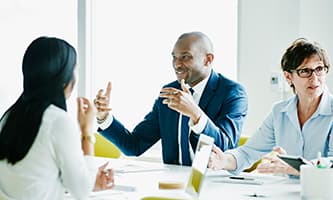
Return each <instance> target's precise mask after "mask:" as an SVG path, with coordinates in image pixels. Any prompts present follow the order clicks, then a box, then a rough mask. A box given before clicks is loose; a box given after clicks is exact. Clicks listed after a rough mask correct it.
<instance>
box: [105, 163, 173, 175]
mask: <svg viewBox="0 0 333 200" xmlns="http://www.w3.org/2000/svg"><path fill="white" fill-rule="evenodd" d="M111 167H112V168H113V169H114V171H115V172H116V173H130V172H149V171H161V170H167V168H166V167H164V166H163V164H161V163H151V162H143V161H135V162H132V161H130V160H126V161H124V162H121V163H120V164H117V165H112V164H111Z"/></svg>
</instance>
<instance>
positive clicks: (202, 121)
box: [178, 75, 210, 163]
mask: <svg viewBox="0 0 333 200" xmlns="http://www.w3.org/2000/svg"><path fill="white" fill-rule="evenodd" d="M209 76H210V75H208V76H207V78H205V79H204V80H202V81H201V82H200V83H198V84H197V85H196V86H194V87H192V89H193V91H194V92H193V94H192V97H193V100H194V102H195V103H196V104H197V105H199V102H200V98H201V96H202V93H203V91H204V89H205V87H206V85H207V82H208V79H209ZM181 120H182V114H180V116H179V122H178V144H180V138H181V124H182V122H181ZM207 121H208V117H207V115H206V114H205V113H204V112H203V111H202V110H201V116H200V118H199V121H198V123H197V124H194V123H193V121H192V120H191V119H190V120H189V133H188V134H190V132H191V130H192V131H193V132H194V133H196V134H200V133H201V132H202V131H203V130H204V128H205V126H206V124H207ZM188 138H190V136H189V137H188ZM189 151H190V157H191V160H193V158H194V150H193V149H192V147H191V144H190V143H189ZM179 163H182V153H181V148H180V145H179Z"/></svg>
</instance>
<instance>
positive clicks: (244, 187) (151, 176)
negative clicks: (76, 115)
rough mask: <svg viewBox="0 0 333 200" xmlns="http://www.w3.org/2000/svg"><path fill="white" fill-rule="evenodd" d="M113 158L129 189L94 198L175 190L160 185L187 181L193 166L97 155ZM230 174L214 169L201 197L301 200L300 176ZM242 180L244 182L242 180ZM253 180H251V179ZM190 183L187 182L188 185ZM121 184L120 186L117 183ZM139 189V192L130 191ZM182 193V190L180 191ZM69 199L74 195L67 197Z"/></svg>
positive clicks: (121, 181) (119, 198) (97, 194)
mask: <svg viewBox="0 0 333 200" xmlns="http://www.w3.org/2000/svg"><path fill="white" fill-rule="evenodd" d="M105 161H109V166H110V167H112V168H113V169H115V171H116V174H115V182H116V185H120V186H126V187H125V189H122V188H119V189H118V188H116V189H114V190H109V191H102V192H93V193H92V194H91V199H94V200H101V199H111V200H112V199H117V200H122V199H130V200H132V199H133V200H136V199H141V198H142V197H143V196H153V195H156V194H159V193H168V192H171V193H174V192H175V191H172V190H161V189H159V188H158V183H159V182H160V181H163V182H168V181H169V182H170V181H177V182H183V183H186V182H187V179H188V176H189V173H190V169H191V168H190V167H184V166H177V165H165V164H161V163H153V162H143V161H138V160H132V159H109V158H101V157H96V162H97V163H99V164H102V163H104V162H105ZM226 176H229V174H228V173H227V172H225V171H210V170H208V171H207V173H206V177H205V179H204V183H203V186H202V188H201V193H200V198H199V199H204V200H211V199H228V200H253V199H273V200H281V199H288V200H293V199H300V198H301V197H300V183H299V180H297V179H290V178H288V177H282V176H273V175H260V174H253V173H250V174H249V173H242V174H241V176H245V177H250V178H254V179H255V180H256V181H261V182H263V184H261V185H255V184H244V182H243V184H239V183H229V181H227V182H225V180H230V179H228V178H229V177H226ZM240 182H242V181H240ZM250 183H251V182H250ZM185 185H186V184H185ZM116 187H118V186H116ZM132 189H135V191H128V190H132ZM177 192H179V191H177ZM66 199H68V200H70V199H71V198H70V197H68V196H67V198H66Z"/></svg>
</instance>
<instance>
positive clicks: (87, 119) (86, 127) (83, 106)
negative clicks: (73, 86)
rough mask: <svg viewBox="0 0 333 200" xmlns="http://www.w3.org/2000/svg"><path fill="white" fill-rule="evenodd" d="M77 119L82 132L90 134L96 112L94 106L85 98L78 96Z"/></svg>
mask: <svg viewBox="0 0 333 200" xmlns="http://www.w3.org/2000/svg"><path fill="white" fill-rule="evenodd" d="M77 104H78V121H79V125H80V129H81V132H82V134H88V135H89V134H92V130H93V121H94V117H95V114H96V110H95V107H94V106H93V105H92V104H91V103H90V101H89V100H88V99H87V98H84V97H78V98H77Z"/></svg>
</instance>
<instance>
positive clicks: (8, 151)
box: [0, 37, 76, 164]
mask: <svg viewBox="0 0 333 200" xmlns="http://www.w3.org/2000/svg"><path fill="white" fill-rule="evenodd" d="M75 65H76V51H75V49H74V47H72V46H71V45H70V44H69V43H67V42H66V41H64V40H62V39H59V38H54V37H39V38H37V39H35V40H34V41H33V42H32V43H31V44H30V45H29V47H28V48H27V50H26V51H25V54H24V57H23V64H22V71H23V79H24V83H23V93H22V94H21V96H20V97H19V98H18V100H17V101H16V102H15V103H14V104H13V105H12V106H11V107H10V108H9V109H8V110H7V111H6V112H5V113H4V115H3V116H2V117H1V123H2V129H1V132H0V160H3V159H7V161H8V162H9V163H11V164H15V163H16V162H18V161H20V160H22V159H23V158H24V157H25V156H26V154H27V153H28V151H29V149H30V148H31V146H32V144H33V142H34V140H35V138H36V136H37V133H38V131H39V127H40V124H41V121H42V117H43V113H44V111H45V109H46V108H47V107H48V106H49V105H50V104H53V105H55V106H57V107H59V108H61V109H63V110H65V111H66V110H67V108H66V99H65V95H64V88H65V87H66V86H67V85H68V84H70V83H71V82H72V81H73V79H74V68H75Z"/></svg>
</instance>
